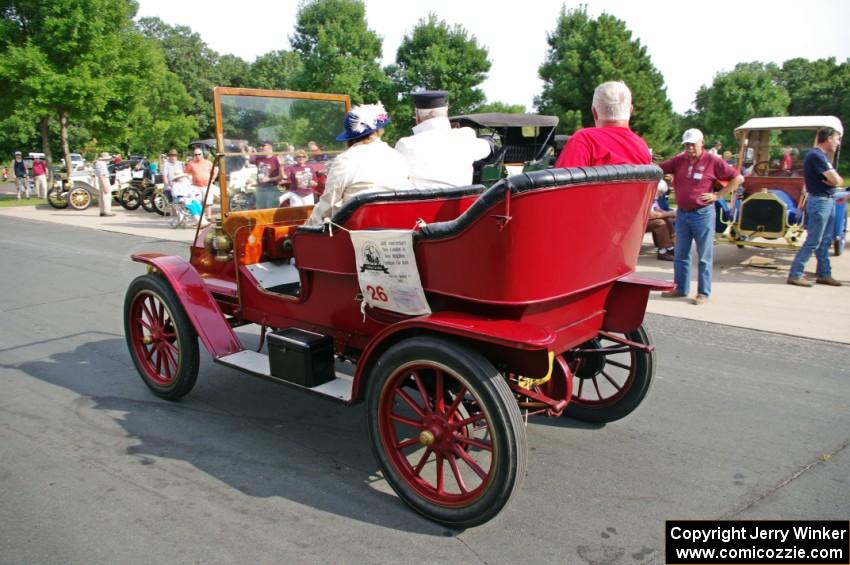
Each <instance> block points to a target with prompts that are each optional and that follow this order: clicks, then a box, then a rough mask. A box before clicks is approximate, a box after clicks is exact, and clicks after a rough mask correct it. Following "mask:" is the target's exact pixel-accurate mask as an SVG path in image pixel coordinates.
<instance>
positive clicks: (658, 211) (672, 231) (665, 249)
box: [646, 179, 676, 261]
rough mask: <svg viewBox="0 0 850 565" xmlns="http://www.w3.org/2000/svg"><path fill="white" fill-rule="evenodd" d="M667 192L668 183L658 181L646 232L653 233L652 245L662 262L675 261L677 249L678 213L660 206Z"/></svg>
mask: <svg viewBox="0 0 850 565" xmlns="http://www.w3.org/2000/svg"><path fill="white" fill-rule="evenodd" d="M667 190H668V189H667V183H666V182H665V181H664V180H663V179H662V180H660V181H658V190H657V191H656V193H655V199H654V200H653V201H652V205H651V206H650V208H649V220H648V221H647V224H646V230H647V231H649V232H651V233H652V243H653V244H654V245H655V247H656V248H657V252H656V257H657V258H658V259H659V260H660V261H673V260H674V259H675V256H674V253H673V252H674V250H675V249H676V241H675V238H676V212H675V211H674V210H664V209H663V208H662V207H661V205H660V204H659V200H660V199H661V198H663V197H664V195H666V194H667Z"/></svg>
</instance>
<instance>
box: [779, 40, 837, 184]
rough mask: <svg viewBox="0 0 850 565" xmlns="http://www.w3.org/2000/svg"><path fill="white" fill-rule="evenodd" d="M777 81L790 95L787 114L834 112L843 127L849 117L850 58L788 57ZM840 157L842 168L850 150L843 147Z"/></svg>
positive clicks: (831, 113)
mask: <svg viewBox="0 0 850 565" xmlns="http://www.w3.org/2000/svg"><path fill="white" fill-rule="evenodd" d="M778 82H779V84H780V85H782V86H784V87H785V90H787V91H788V94H789V96H790V98H791V102H790V104H789V106H788V113H789V114H790V115H792V116H836V117H837V118H838V119H840V120H841V123H842V124H845V127H846V125H847V123H848V121H850V59H847V60H846V61H844V62H843V63H836V62H835V59H834V58H833V57H830V58H828V59H818V60H816V61H809V60H807V59H802V58H796V59H789V60H788V61H785V62H784V63H783V64H782V69H781V70H780V71H779V74H778ZM840 159H841V165H842V170H843V169H844V168H846V167H847V166H848V165H850V151H846V150H845V151H842V152H841V156H840Z"/></svg>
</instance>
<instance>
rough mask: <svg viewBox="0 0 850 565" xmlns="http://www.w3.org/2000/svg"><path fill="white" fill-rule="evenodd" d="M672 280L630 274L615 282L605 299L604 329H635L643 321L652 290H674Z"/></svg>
mask: <svg viewBox="0 0 850 565" xmlns="http://www.w3.org/2000/svg"><path fill="white" fill-rule="evenodd" d="M674 288H676V285H675V284H674V283H673V282H672V281H662V280H658V279H650V278H647V277H639V276H637V275H628V276H625V277H623V278H621V279H619V280H618V281H617V282H615V283H614V287H613V288H612V289H611V292H609V293H608V298H606V300H605V319H604V320H602V329H603V330H606V331H609V332H619V333H626V332H630V331H634V330H636V329H638V327H640V325H641V324H642V323H643V316H644V314H645V313H646V303H647V302H648V301H649V292H650V291H651V290H673V289H674Z"/></svg>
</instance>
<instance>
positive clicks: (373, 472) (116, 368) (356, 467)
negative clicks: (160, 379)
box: [0, 332, 459, 537]
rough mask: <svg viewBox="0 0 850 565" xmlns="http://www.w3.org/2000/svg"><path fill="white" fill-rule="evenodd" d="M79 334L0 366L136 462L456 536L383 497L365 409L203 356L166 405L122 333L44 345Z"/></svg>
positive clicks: (334, 510) (386, 522)
mask: <svg viewBox="0 0 850 565" xmlns="http://www.w3.org/2000/svg"><path fill="white" fill-rule="evenodd" d="M80 338H82V339H85V340H87V341H85V342H84V343H82V344H80V345H78V346H77V347H76V348H74V349H72V350H70V351H62V352H56V353H53V354H51V355H50V356H49V357H48V358H45V359H40V360H38V361H29V362H23V363H19V364H11V365H6V364H0V367H4V368H9V369H16V370H19V371H23V372H25V373H26V374H28V375H30V376H32V377H35V378H37V379H39V380H41V381H44V382H47V383H50V384H53V385H56V386H59V387H63V388H65V389H68V390H70V391H73V392H75V393H76V394H78V395H80V398H79V399H78V400H77V402H76V405H77V407H76V416H77V417H78V418H80V419H81V420H83V421H84V422H81V425H82V424H83V423H84V424H85V425H87V426H94V427H96V428H98V433H101V432H102V434H103V435H107V436H108V435H110V434H114V428H115V425H114V424H117V425H120V426H121V428H123V430H124V431H125V432H126V437H127V438H129V442H130V443H131V444H132V445H130V446H129V447H128V448H127V449H126V454H127V455H129V456H131V457H136V458H138V460H139V463H140V464H141V465H156V464H157V458H162V459H171V460H180V461H185V462H186V463H188V464H189V465H191V466H193V467H195V468H196V469H198V470H200V471H202V472H204V473H207V474H208V475H210V476H211V477H213V478H215V479H217V480H218V481H221V482H223V483H224V484H226V485H228V486H229V487H231V488H233V489H236V490H238V491H239V492H241V493H242V494H244V495H246V496H249V497H263V498H265V497H283V498H285V499H287V500H290V501H292V502H296V503H298V504H303V505H306V506H310V507H313V508H316V509H318V510H321V511H324V512H329V513H333V514H336V515H340V516H345V517H348V518H351V519H354V520H358V521H362V522H366V523H370V524H375V525H379V526H383V527H387V528H391V529H396V530H400V531H406V532H415V533H419V534H425V535H432V536H441V537H445V536H454V535H457V534H458V533H459V531H458V530H447V529H446V528H445V527H442V526H439V525H436V524H433V523H431V522H429V521H427V520H425V519H424V518H421V517H419V516H418V515H417V514H416V513H415V512H413V511H412V510H410V509H408V508H407V507H406V506H405V505H404V503H403V502H402V501H401V500H399V499H398V498H397V497H396V496H395V495H394V494H390V493H391V491H390V489H389V486H388V485H386V483H385V482H384V481H383V479H382V477H381V475H380V473H379V470H378V468H377V465H376V464H375V461H374V459H373V456H372V452H371V448H370V445H369V440H368V434H367V432H366V429H365V417H364V413H363V409H364V408H363V405H358V406H354V407H351V408H349V407H346V406H343V405H342V404H337V403H333V402H330V401H327V400H324V399H321V398H316V397H313V396H311V395H308V394H304V393H301V392H298V391H295V390H289V389H287V388H286V387H282V386H275V385H274V384H272V383H267V382H264V381H261V380H259V379H253V378H251V377H249V376H247V375H242V374H240V373H238V372H236V371H233V370H230V369H227V368H225V367H220V366H218V365H216V364H214V363H212V361H211V360H210V359H209V357H208V356H207V355H206V353H205V352H202V362H201V370H200V374H199V378H198V383H197V385H196V387H195V389H194V390H193V391H192V392H191V393H190V394H189V395H187V396H186V397H184V398H183V399H182V400H181V401H180V402H168V401H165V400H161V399H158V398H156V397H155V396H153V395H152V394H151V393H149V391H148V390H147V388H146V387H145V385H144V384H143V382H142V380H141V378H140V377H139V375H138V374H137V372H136V370H135V367H134V366H133V365H132V362H131V360H130V358H129V354H128V352H127V346H126V342H125V340H124V338H123V337H122V336H116V335H115V334H101V333H99V332H84V333H82V334H76V335H68V336H64V337H61V338H56V339H53V340H48V341H52V342H54V344H55V345H56V346H57V347H59V348H61V346H62V344H64V343H68V342H69V341H70V342H77V343H79V342H80ZM43 343H44V342H42V344H43ZM31 345H36V344H34V343H33V344H23V345H20V346H18V347H15V348H14V349H19V348H24V347H30V346H31ZM202 349H203V348H202ZM5 351H10V350H5ZM0 353H2V351H0ZM91 411H95V412H100V414H98V415H96V416H94V417H93V415H92V414H91ZM110 420H111V422H110ZM113 422H114V424H113ZM117 441H121V442H122V443H125V442H126V441H127V440H126V439H123V438H122V439H121V440H117ZM376 486H377V487H378V488H380V489H382V490H383V491H386V492H382V490H378V488H376ZM213 495H214V493H212V494H211V496H213ZM228 500H230V499H228Z"/></svg>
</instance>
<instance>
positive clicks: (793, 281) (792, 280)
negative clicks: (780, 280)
mask: <svg viewBox="0 0 850 565" xmlns="http://www.w3.org/2000/svg"><path fill="white" fill-rule="evenodd" d="M785 282H787V283H788V284H792V285H794V286H812V283H811V282H809V281H807V280H806V279H804V278H803V277H797V278H796V279H795V278H793V277H788V280H787V281H785Z"/></svg>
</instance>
